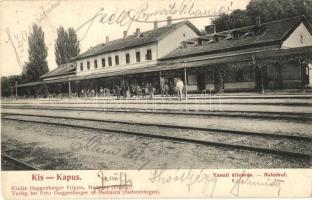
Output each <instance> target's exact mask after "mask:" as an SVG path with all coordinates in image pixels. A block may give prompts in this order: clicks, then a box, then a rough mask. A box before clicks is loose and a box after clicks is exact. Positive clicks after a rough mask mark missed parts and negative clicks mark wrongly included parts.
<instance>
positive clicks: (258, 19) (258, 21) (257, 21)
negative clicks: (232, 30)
mask: <svg viewBox="0 0 312 200" xmlns="http://www.w3.org/2000/svg"><path fill="white" fill-rule="evenodd" d="M260 25H261V17H259V16H258V17H256V26H260Z"/></svg>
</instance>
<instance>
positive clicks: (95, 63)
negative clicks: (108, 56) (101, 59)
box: [94, 60, 97, 69]
mask: <svg viewBox="0 0 312 200" xmlns="http://www.w3.org/2000/svg"><path fill="white" fill-rule="evenodd" d="M94 68H95V69H96V68H97V60H94Z"/></svg>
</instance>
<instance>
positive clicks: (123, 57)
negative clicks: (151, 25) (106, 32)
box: [77, 43, 158, 76]
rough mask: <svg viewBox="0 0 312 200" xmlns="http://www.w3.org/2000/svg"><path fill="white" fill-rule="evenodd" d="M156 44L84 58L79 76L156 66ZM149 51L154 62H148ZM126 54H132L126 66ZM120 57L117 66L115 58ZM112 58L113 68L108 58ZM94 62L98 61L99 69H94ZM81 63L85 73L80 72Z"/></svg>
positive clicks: (80, 61)
mask: <svg viewBox="0 0 312 200" xmlns="http://www.w3.org/2000/svg"><path fill="white" fill-rule="evenodd" d="M156 46H157V45H156V43H153V44H149V45H146V46H142V47H137V48H132V49H128V50H122V51H115V52H110V53H105V54H102V55H98V56H94V57H89V58H84V59H82V60H79V61H77V76H84V75H89V74H98V73H104V72H112V71H120V70H125V69H129V68H140V67H143V66H148V65H154V64H156V63H157V57H158V55H157V48H156ZM148 49H151V50H152V60H146V59H145V54H146V51H147V50H148ZM137 51H140V53H141V54H140V55H141V56H140V58H141V61H140V62H136V52H137ZM126 53H129V54H130V63H129V64H126ZM116 55H118V56H119V65H115V56H116ZM109 57H111V58H112V66H109V65H108V58H109ZM102 58H104V59H105V67H102ZM94 60H97V68H95V67H94ZM87 61H89V62H90V70H88V69H87ZM80 63H83V71H81V70H80Z"/></svg>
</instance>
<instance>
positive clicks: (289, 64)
mask: <svg viewBox="0 0 312 200" xmlns="http://www.w3.org/2000/svg"><path fill="white" fill-rule="evenodd" d="M311 58H312V26H311V23H310V22H309V21H308V20H307V18H306V17H305V16H297V17H293V18H287V19H282V20H278V21H272V22H266V23H261V19H260V18H257V19H256V20H255V24H254V25H252V26H247V27H242V28H238V29H233V30H228V31H223V32H216V27H215V26H214V25H210V26H206V27H205V33H204V34H203V33H201V32H200V31H199V30H198V29H197V28H196V27H195V26H194V25H193V24H192V23H191V22H189V21H183V22H179V23H172V19H171V18H170V17H168V19H167V25H166V26H162V27H158V24H157V23H156V22H155V24H154V29H153V30H149V31H145V32H140V29H139V28H138V29H137V30H136V32H135V34H132V35H128V34H127V32H124V33H123V37H122V38H120V39H117V40H113V41H110V40H109V38H108V37H106V42H105V43H103V44H99V45H97V46H95V47H93V48H91V49H89V50H87V51H86V52H84V53H82V54H80V55H79V56H77V57H75V58H73V59H72V62H71V63H68V64H65V65H62V66H59V67H57V68H56V69H54V70H52V71H50V72H48V73H47V74H44V75H43V76H42V77H41V78H42V81H41V82H34V83H27V84H24V85H19V86H18V87H19V90H22V91H21V93H23V92H24V93H25V90H27V89H28V90H29V89H30V88H31V87H38V86H39V87H47V88H48V91H49V93H53V94H57V93H63V94H66V93H67V94H69V95H77V96H81V95H82V94H81V93H83V92H86V90H90V91H92V90H94V93H96V94H98V93H100V92H102V91H105V93H109V94H113V93H114V92H115V89H116V85H119V86H120V85H126V87H127V88H128V89H129V90H130V91H131V93H132V92H134V91H135V90H136V89H135V88H141V89H143V88H144V87H147V85H152V86H153V88H155V91H156V93H161V92H162V90H163V88H164V87H163V86H164V84H171V83H173V82H175V81H176V79H177V78H180V79H181V80H182V81H183V82H184V84H185V83H186V84H185V90H186V91H187V93H206V92H207V91H213V92H223V91H225V92H227V91H264V90H280V89H295V88H297V89H304V88H307V87H311V86H312V85H311V84H312V79H311V75H312V59H311ZM136 92H137V91H136ZM28 93H29V91H28Z"/></svg>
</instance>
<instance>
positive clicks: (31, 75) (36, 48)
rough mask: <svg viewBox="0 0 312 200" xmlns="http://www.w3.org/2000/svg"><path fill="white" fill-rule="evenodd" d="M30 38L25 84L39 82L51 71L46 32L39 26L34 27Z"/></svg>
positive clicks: (24, 69)
mask: <svg viewBox="0 0 312 200" xmlns="http://www.w3.org/2000/svg"><path fill="white" fill-rule="evenodd" d="M32 31H33V32H32V33H30V36H28V62H27V63H26V64H25V65H24V67H23V72H22V75H23V78H24V80H25V82H31V81H39V79H40V76H42V75H43V74H45V73H47V72H48V71H49V68H48V63H47V60H46V59H47V56H48V48H47V46H46V45H45V43H44V32H43V31H42V29H41V27H40V26H38V25H37V24H34V25H33V26H32Z"/></svg>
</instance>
